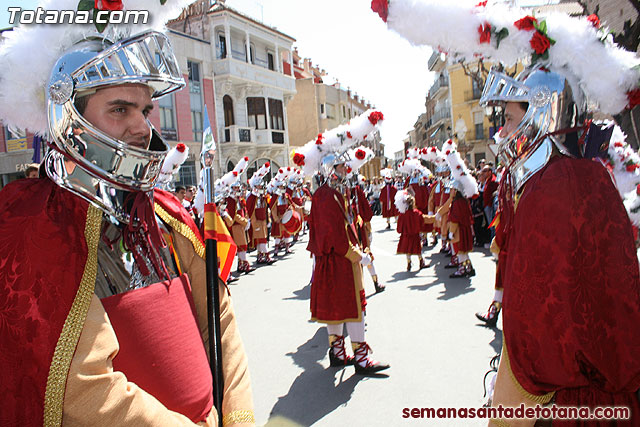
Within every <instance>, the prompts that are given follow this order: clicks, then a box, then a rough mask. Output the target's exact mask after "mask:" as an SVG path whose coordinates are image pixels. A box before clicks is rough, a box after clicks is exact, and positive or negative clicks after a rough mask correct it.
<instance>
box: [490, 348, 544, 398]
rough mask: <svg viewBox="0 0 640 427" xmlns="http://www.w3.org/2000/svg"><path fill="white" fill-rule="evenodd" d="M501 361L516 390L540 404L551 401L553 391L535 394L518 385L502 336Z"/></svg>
mask: <svg viewBox="0 0 640 427" xmlns="http://www.w3.org/2000/svg"><path fill="white" fill-rule="evenodd" d="M501 358H502V361H504V363H505V364H506V365H505V367H506V368H507V371H508V372H509V376H510V377H511V380H512V381H513V383H514V384H515V385H516V388H517V389H518V391H519V392H520V393H521V394H522V395H523V396H524V397H526V398H527V399H529V400H532V401H534V402H536V403H539V404H541V405H545V404H547V403H549V402H551V399H553V395H554V394H555V391H550V392H549V393H547V394H543V395H541V396H538V395H535V394H531V393H529V392H528V391H527V390H525V389H524V387H522V386H521V385H520V383H519V382H518V380H517V379H516V377H515V375H514V374H513V371H512V370H511V362H510V361H509V354H508V353H507V343H506V341H505V339H504V336H503V338H502V356H501Z"/></svg>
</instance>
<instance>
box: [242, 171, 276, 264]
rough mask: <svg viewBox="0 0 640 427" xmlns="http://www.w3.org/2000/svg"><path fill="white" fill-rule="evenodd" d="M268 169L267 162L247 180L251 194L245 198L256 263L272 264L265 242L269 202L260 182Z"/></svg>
mask: <svg viewBox="0 0 640 427" xmlns="http://www.w3.org/2000/svg"><path fill="white" fill-rule="evenodd" d="M270 170H271V165H270V164H269V162H267V163H265V164H264V165H262V166H261V167H260V169H258V170H257V171H256V172H255V173H254V174H253V176H252V177H251V179H250V180H249V186H250V187H251V194H249V197H248V198H247V215H249V218H250V221H251V230H252V233H251V238H252V239H253V243H254V246H255V247H256V249H257V250H258V259H257V263H258V264H272V263H273V262H274V260H272V259H271V257H270V256H269V250H268V249H267V243H269V235H268V225H267V215H268V214H269V213H268V210H269V204H268V202H267V198H266V196H265V187H264V184H263V182H262V180H263V179H264V177H265V176H266V175H267V174H268V173H269V171H270Z"/></svg>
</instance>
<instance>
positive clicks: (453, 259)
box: [444, 255, 459, 268]
mask: <svg viewBox="0 0 640 427" xmlns="http://www.w3.org/2000/svg"><path fill="white" fill-rule="evenodd" d="M458 264H459V262H458V256H457V255H452V256H451V261H449V264H447V265H445V266H444V268H458Z"/></svg>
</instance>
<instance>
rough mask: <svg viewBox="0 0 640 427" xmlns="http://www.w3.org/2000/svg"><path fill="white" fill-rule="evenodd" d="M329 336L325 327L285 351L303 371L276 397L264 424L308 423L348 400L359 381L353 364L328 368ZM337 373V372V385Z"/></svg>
mask: <svg viewBox="0 0 640 427" xmlns="http://www.w3.org/2000/svg"><path fill="white" fill-rule="evenodd" d="M327 349H328V338H327V330H326V328H324V327H321V328H320V329H318V331H317V332H316V334H315V335H314V336H313V338H311V339H310V340H309V341H307V342H306V343H304V344H302V345H301V346H300V347H298V349H297V351H296V352H295V353H287V356H290V357H291V358H293V361H294V363H295V364H296V365H297V366H299V367H301V368H303V369H304V371H303V372H302V373H301V374H300V375H299V376H298V377H297V378H296V379H295V380H294V381H293V384H291V387H290V388H289V392H288V393H287V394H286V395H285V396H282V397H280V398H279V399H278V401H277V402H276V404H275V405H274V406H273V408H272V409H271V414H270V415H269V421H268V422H267V424H265V426H271V427H273V426H283V425H286V426H295V425H303V426H310V425H312V424H314V423H315V422H317V421H318V420H320V419H321V418H322V417H324V416H325V415H327V414H329V413H331V412H333V411H334V410H336V409H337V408H338V407H339V406H341V405H344V404H345V403H347V402H348V401H349V400H350V399H351V396H352V395H353V391H354V390H355V387H356V385H357V384H358V382H359V381H360V380H361V379H363V377H360V376H358V375H355V373H354V370H353V367H352V366H348V367H346V368H327V367H325V365H328V361H325V363H324V364H323V363H322V361H323V360H324V359H325V358H326V357H327ZM336 373H339V380H338V384H337V385H336V384H335V382H336Z"/></svg>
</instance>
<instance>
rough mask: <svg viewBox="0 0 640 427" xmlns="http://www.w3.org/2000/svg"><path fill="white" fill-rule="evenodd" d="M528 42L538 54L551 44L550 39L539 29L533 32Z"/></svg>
mask: <svg viewBox="0 0 640 427" xmlns="http://www.w3.org/2000/svg"><path fill="white" fill-rule="evenodd" d="M529 44H530V45H531V47H532V48H533V50H535V51H536V53H537V54H538V55H542V54H544V53H545V52H546V51H547V50H548V49H549V47H550V46H551V41H550V40H549V38H548V37H547V36H545V35H544V34H542V33H541V32H540V31H536V32H535V33H533V37H531V40H530V41H529Z"/></svg>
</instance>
